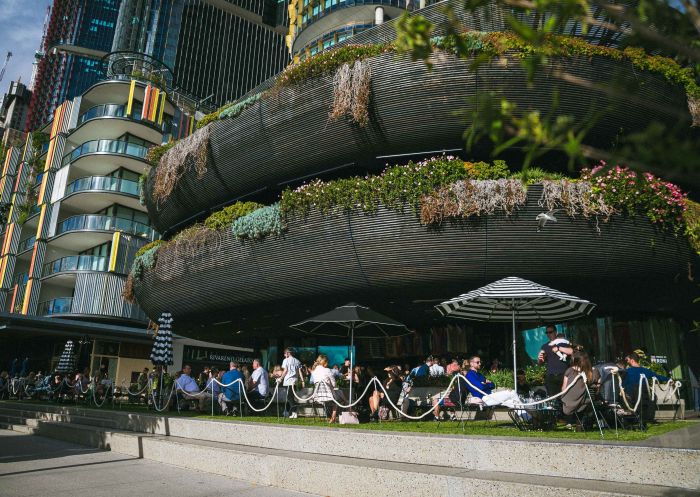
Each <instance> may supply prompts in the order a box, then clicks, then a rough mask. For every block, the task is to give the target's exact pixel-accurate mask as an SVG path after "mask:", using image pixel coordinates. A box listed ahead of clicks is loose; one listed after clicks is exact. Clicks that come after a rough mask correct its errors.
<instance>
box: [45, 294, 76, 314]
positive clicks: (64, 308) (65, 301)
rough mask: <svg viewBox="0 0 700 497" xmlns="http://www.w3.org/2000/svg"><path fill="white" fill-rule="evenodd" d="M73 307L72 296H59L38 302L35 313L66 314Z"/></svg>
mask: <svg viewBox="0 0 700 497" xmlns="http://www.w3.org/2000/svg"><path fill="white" fill-rule="evenodd" d="M72 307H73V298H72V297H61V298H58V299H51V300H45V301H44V302H39V306H38V307H37V314H38V315H39V316H51V315H52V314H68V313H70V312H71V308H72Z"/></svg>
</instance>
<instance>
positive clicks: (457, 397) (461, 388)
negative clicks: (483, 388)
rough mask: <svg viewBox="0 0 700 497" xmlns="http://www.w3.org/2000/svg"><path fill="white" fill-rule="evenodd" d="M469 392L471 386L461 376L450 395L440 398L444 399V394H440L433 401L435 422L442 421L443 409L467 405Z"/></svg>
mask: <svg viewBox="0 0 700 497" xmlns="http://www.w3.org/2000/svg"><path fill="white" fill-rule="evenodd" d="M469 392H470V389H469V384H468V383H467V382H466V380H465V379H464V378H462V377H461V376H459V377H457V380H456V381H455V382H454V384H453V386H452V390H451V391H450V393H449V395H447V396H445V397H443V398H440V397H442V394H439V395H437V396H436V397H435V398H434V399H433V414H434V415H435V421H439V420H440V408H441V407H455V406H464V405H465V404H466V403H467V396H468V395H469Z"/></svg>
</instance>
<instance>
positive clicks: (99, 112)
mask: <svg viewBox="0 0 700 497" xmlns="http://www.w3.org/2000/svg"><path fill="white" fill-rule="evenodd" d="M100 117H125V118H127V119H131V120H132V121H137V122H140V121H141V120H142V119H141V109H139V108H134V109H132V112H131V116H129V117H127V116H126V105H120V104H101V105H95V106H94V107H90V108H89V109H88V110H86V111H85V112H83V114H82V115H81V116H80V117H79V118H78V124H82V123H84V122H85V121H89V120H90V119H97V118H100ZM146 122H147V123H149V124H150V123H151V122H150V121H146ZM153 124H155V123H153ZM171 124H172V123H171V121H170V119H168V118H167V117H164V119H163V125H162V131H163V133H169V132H170V127H171Z"/></svg>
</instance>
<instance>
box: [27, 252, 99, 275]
mask: <svg viewBox="0 0 700 497" xmlns="http://www.w3.org/2000/svg"><path fill="white" fill-rule="evenodd" d="M106 270H107V258H106V257H103V256H99V255H69V256H66V257H61V258H60V259H56V260H55V261H51V262H47V263H46V264H44V269H43V271H42V273H41V274H42V276H43V277H46V276H50V275H52V274H57V273H64V272H68V271H106Z"/></svg>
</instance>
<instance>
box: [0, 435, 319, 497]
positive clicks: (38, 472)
mask: <svg viewBox="0 0 700 497" xmlns="http://www.w3.org/2000/svg"><path fill="white" fill-rule="evenodd" d="M173 462H175V461H173ZM212 464H216V461H212ZM47 495H51V497H134V496H135V495H138V496H145V495H167V496H168V497H224V496H225V497H230V496H231V495H240V496H242V497H304V496H307V497H313V496H312V495H311V494H306V493H300V492H294V491H291V490H283V489H278V488H274V487H264V486H256V485H251V484H250V483H248V482H244V481H241V480H235V479H233V478H226V477H224V476H219V475H214V474H211V473H202V472H199V471H195V470H192V469H183V468H178V467H176V466H171V465H169V464H162V463H158V462H155V461H151V460H148V459H139V458H136V457H133V456H128V455H124V454H119V453H116V452H109V451H104V450H98V449H91V448H86V447H84V446H80V445H75V444H71V443H67V442H62V441H59V440H54V439H50V438H44V437H39V436H31V435H22V434H18V433H14V432H11V431H5V430H0V497H45V496H47Z"/></svg>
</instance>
